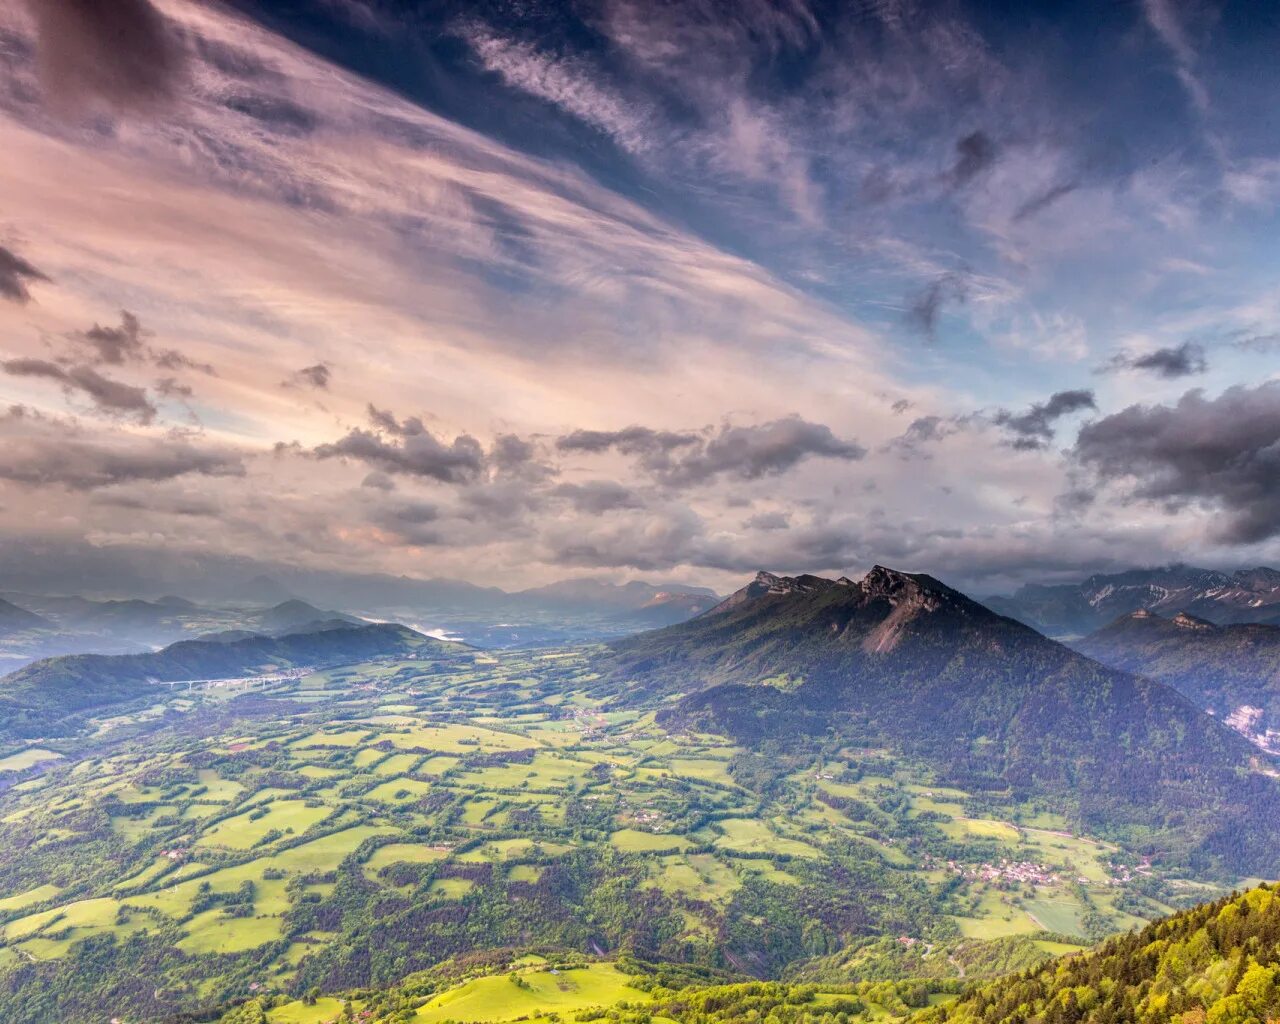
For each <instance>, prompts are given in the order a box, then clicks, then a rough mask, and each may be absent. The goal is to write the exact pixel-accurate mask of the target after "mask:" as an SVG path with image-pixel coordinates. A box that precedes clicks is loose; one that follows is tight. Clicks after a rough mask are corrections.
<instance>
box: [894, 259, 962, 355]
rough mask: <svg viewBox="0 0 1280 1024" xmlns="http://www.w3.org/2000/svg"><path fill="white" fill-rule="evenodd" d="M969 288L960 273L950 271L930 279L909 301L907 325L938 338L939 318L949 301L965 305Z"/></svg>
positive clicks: (931, 337)
mask: <svg viewBox="0 0 1280 1024" xmlns="http://www.w3.org/2000/svg"><path fill="white" fill-rule="evenodd" d="M968 297H969V288H968V285H967V284H966V283H965V279H964V277H963V276H962V275H960V274H955V273H948V274H943V275H941V276H940V277H938V278H936V279H934V280H933V281H930V282H929V283H928V284H927V285H925V287H924V288H923V289H921V290H920V291H919V292H917V293H916V295H915V296H914V297H913V298H909V299H908V301H907V312H906V320H907V325H908V326H910V327H911V328H913V329H914V330H916V331H917V332H919V333H920V334H922V335H923V336H924V337H925V338H927V339H928V340H929V341H936V340H937V338H938V319H939V318H940V317H941V316H942V310H943V308H944V307H945V306H946V304H947V303H948V302H955V303H957V304H961V305H963V304H964V302H965V300H966V299H968Z"/></svg>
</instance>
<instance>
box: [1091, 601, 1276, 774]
mask: <svg viewBox="0 0 1280 1024" xmlns="http://www.w3.org/2000/svg"><path fill="white" fill-rule="evenodd" d="M1072 647H1074V648H1075V649H1076V650H1077V651H1079V652H1080V653H1082V654H1084V655H1086V656H1088V657H1090V658H1093V659H1094V660H1095V661H1100V662H1102V664H1104V665H1110V666H1111V667H1112V668H1118V669H1123V670H1124V671H1126V672H1135V673H1138V674H1140V675H1145V676H1150V677H1151V678H1153V679H1158V680H1159V681H1160V682H1162V683H1167V684H1168V685H1169V686H1172V687H1173V688H1174V689H1176V690H1178V691H1179V692H1180V693H1183V694H1185V695H1186V696H1187V697H1189V698H1190V699H1191V700H1192V701H1194V702H1195V703H1196V704H1197V705H1198V706H1199V707H1202V708H1208V709H1209V710H1211V711H1212V712H1213V713H1214V714H1216V715H1219V716H1221V717H1223V718H1224V719H1225V720H1226V722H1227V724H1229V725H1231V726H1232V727H1233V728H1235V729H1237V730H1238V731H1240V732H1241V733H1242V734H1243V735H1245V736H1247V737H1248V738H1249V739H1250V740H1252V742H1253V743H1254V744H1255V745H1257V746H1259V747H1261V748H1262V749H1263V750H1266V751H1268V752H1270V753H1273V754H1280V626H1272V625H1266V624H1263V623H1247V624H1239V625H1229V626H1219V625H1215V624H1214V623H1212V622H1209V621H1208V620H1206V619H1200V618H1196V617H1195V616H1193V615H1188V614H1186V613H1185V612H1180V613H1178V614H1177V615H1175V616H1173V617H1172V618H1164V617H1163V616H1160V615H1156V614H1154V613H1153V612H1148V611H1138V612H1133V613H1132V614H1130V615H1122V616H1121V617H1120V618H1118V619H1116V621H1115V622H1112V623H1111V624H1110V625H1107V626H1104V627H1103V628H1102V629H1099V630H1097V631H1096V632H1093V633H1090V634H1089V635H1088V636H1087V637H1084V638H1083V639H1082V640H1078V641H1076V642H1074V643H1073V644H1072Z"/></svg>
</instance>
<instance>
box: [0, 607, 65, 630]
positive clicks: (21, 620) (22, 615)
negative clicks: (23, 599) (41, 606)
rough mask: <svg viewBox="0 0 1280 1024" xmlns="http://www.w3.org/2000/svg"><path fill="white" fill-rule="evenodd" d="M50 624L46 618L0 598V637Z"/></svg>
mask: <svg viewBox="0 0 1280 1024" xmlns="http://www.w3.org/2000/svg"><path fill="white" fill-rule="evenodd" d="M52 625H53V624H52V623H51V622H49V620H48V619H44V618H41V617H40V616H39V615H36V614H35V613H34V612H29V611H27V610H26V609H25V608H19V607H18V606H17V605H16V604H12V603H11V602H9V601H6V600H4V599H3V598H0V637H5V636H10V635H12V634H13V633H23V632H26V631H27V630H29V629H49V628H51V627H52Z"/></svg>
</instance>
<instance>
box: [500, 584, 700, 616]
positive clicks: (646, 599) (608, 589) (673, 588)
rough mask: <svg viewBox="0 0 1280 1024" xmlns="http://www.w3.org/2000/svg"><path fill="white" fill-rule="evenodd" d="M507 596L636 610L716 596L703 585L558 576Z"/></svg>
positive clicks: (543, 603)
mask: <svg viewBox="0 0 1280 1024" xmlns="http://www.w3.org/2000/svg"><path fill="white" fill-rule="evenodd" d="M510 596H511V598H512V600H514V601H515V602H517V603H519V604H522V605H527V606H530V607H537V608H569V609H582V608H592V609H597V610H599V609H601V608H612V609H617V610H619V611H638V610H639V609H641V608H644V607H646V606H648V605H651V604H652V603H653V602H654V601H655V599H659V598H662V599H671V598H685V597H687V598H693V599H695V600H706V599H707V598H711V599H713V600H718V597H717V595H716V593H715V591H713V590H707V589H706V588H705V587H686V586H682V585H680V584H665V585H662V586H655V585H653V584H651V583H644V582H642V581H640V580H632V581H630V582H629V583H622V584H615V583H606V582H604V581H602V580H594V579H574V580H560V581H559V582H557V583H549V584H547V585H546V586H543V587H533V588H531V589H529V590H518V591H516V592H515V593H513V594H511V595H510ZM708 607H710V606H709V605H708Z"/></svg>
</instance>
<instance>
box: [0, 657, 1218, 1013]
mask: <svg viewBox="0 0 1280 1024" xmlns="http://www.w3.org/2000/svg"><path fill="white" fill-rule="evenodd" d="M593 678H594V677H593V675H592V673H591V671H590V666H589V662H588V660H587V656H586V654H585V653H584V652H574V651H570V652H560V653H558V655H557V657H555V658H545V657H543V656H541V655H539V654H532V655H531V654H528V653H521V652H504V653H502V654H485V655H476V654H474V653H464V654H461V655H458V656H451V657H450V658H449V659H447V660H444V661H441V662H437V663H434V664H431V665H426V666H423V665H417V664H415V663H413V662H403V661H397V662H392V663H387V664H375V665H369V666H348V667H345V668H343V669H341V670H328V671H326V672H325V673H321V674H319V675H317V676H315V677H307V678H304V679H301V680H287V681H283V682H281V683H279V684H277V685H275V686H274V688H272V689H269V690H267V691H266V692H265V693H254V694H252V695H244V696H235V697H231V696H229V695H227V694H219V695H217V697H216V699H215V698H214V697H212V696H211V697H207V698H206V697H204V696H202V695H200V694H196V695H194V696H192V697H190V698H188V697H187V696H186V695H183V697H182V698H181V700H182V701H183V703H182V704H181V706H180V707H179V706H178V698H177V697H176V696H175V697H174V698H173V704H172V705H166V706H165V707H160V708H158V709H157V713H159V712H165V713H168V712H172V713H173V715H174V716H175V719H174V722H173V723H172V724H170V725H165V726H163V727H160V726H153V727H151V731H150V732H148V733H146V734H145V736H141V737H140V736H139V735H138V733H137V732H136V728H137V716H136V715H134V716H129V715H117V716H115V717H114V718H113V719H111V720H110V722H107V723H97V724H95V725H94V726H93V734H92V739H86V740H85V742H84V743H81V744H78V745H77V746H75V747H74V748H72V747H71V746H68V747H66V748H65V749H63V750H62V755H63V756H61V757H58V758H56V759H44V760H40V758H39V756H38V755H39V752H40V750H41V749H43V748H33V749H30V750H26V751H22V752H20V753H15V754H13V755H11V756H10V758H9V759H8V762H9V770H17V768H16V767H15V766H18V767H21V769H22V770H26V771H33V772H37V773H38V775H37V777H34V778H33V779H32V780H30V781H28V782H25V783H23V785H21V786H19V787H14V788H13V789H11V790H9V791H8V792H6V793H4V794H2V795H0V851H7V852H0V1011H2V1010H3V1009H4V1008H5V1007H6V1006H9V1005H14V1004H11V1003H6V1002H5V999H6V996H5V995H4V994H3V992H4V989H3V986H4V984H5V979H6V977H8V978H10V979H13V978H27V977H28V975H25V974H24V975H19V974H15V973H12V972H16V971H18V969H19V967H24V966H25V969H26V970H27V971H28V972H35V973H34V974H31V977H33V978H36V979H43V980H38V983H39V984H42V985H45V986H46V987H47V986H49V985H52V984H53V982H52V980H51V979H53V978H54V977H55V974H54V972H56V971H64V972H69V973H74V972H76V971H79V970H84V969H86V968H83V967H82V966H79V965H83V964H85V963H88V962H90V958H94V959H92V963H93V964H94V965H95V966H94V967H93V968H92V971H94V972H99V973H101V972H106V973H107V974H108V975H111V976H112V977H118V978H121V979H123V978H129V977H133V975H132V974H130V972H131V971H133V970H134V969H135V962H144V963H145V964H146V968H145V970H146V985H145V988H146V991H147V992H148V993H149V994H150V993H155V992H160V993H161V996H160V998H159V1003H160V1006H159V1010H160V1011H163V1012H164V1013H168V1014H169V1015H170V1016H174V1017H176V1016H177V1015H179V1014H180V1013H183V1012H187V1011H189V1010H191V1009H192V1008H193V1007H205V1008H207V1007H208V1006H210V1005H214V1004H219V1005H220V1004H222V1003H226V1002H229V1001H232V1000H235V999H242V998H245V997H247V995H248V993H249V992H250V991H254V992H257V993H259V994H264V993H265V994H267V995H269V996H270V997H271V998H272V999H281V1000H283V999H286V998H291V997H294V996H297V995H299V994H300V993H301V992H304V991H307V990H309V989H312V988H314V989H317V990H319V992H320V993H321V995H322V996H332V995H334V994H335V993H336V991H338V990H341V989H352V988H358V987H360V986H361V985H363V984H366V983H368V984H374V983H377V984H383V983H390V982H394V981H398V980H399V979H401V978H403V977H406V976H416V972H417V973H420V972H430V971H433V970H436V969H438V968H441V965H444V964H449V963H453V964H457V963H469V962H470V961H468V960H467V957H469V956H472V955H479V954H481V953H483V951H484V950H485V949H487V948H488V947H489V946H490V945H498V946H501V947H503V948H504V949H506V948H511V949H519V948H539V949H541V948H547V949H558V950H568V951H571V952H573V953H574V954H576V955H580V954H589V955H593V956H596V957H600V958H603V959H607V958H608V956H609V955H611V954H613V953H614V951H615V950H618V949H629V948H634V949H638V950H642V951H644V952H645V954H646V955H647V956H648V957H650V958H651V959H653V960H655V961H657V960H663V959H665V960H677V961H678V960H693V961H695V962H699V963H705V964H711V965H715V968H716V969H717V970H723V971H727V972H730V973H733V972H735V971H741V970H742V967H741V965H743V964H747V963H750V964H752V965H753V968H752V971H753V973H755V972H758V973H761V974H764V975H766V976H768V975H770V974H777V973H780V972H781V971H782V970H783V969H784V967H785V966H786V965H787V964H789V963H793V962H801V961H803V960H805V958H807V957H812V956H816V955H820V954H830V953H834V952H835V951H836V950H837V949H839V948H842V947H843V946H845V945H847V944H850V943H858V942H862V941H864V940H865V938H866V937H867V936H868V935H876V934H880V933H881V932H883V933H884V934H888V935H892V936H900V935H909V936H911V937H913V938H919V939H920V940H921V941H927V942H929V943H932V944H936V945H938V946H939V947H940V948H953V947H954V946H955V945H956V944H957V943H964V942H973V941H979V940H986V939H994V938H999V937H1002V936H1010V935H1023V934H1026V935H1032V936H1034V935H1036V934H1037V933H1040V932H1041V931H1042V930H1043V931H1049V932H1056V933H1061V934H1065V935H1080V934H1083V932H1082V929H1083V928H1084V926H1085V920H1084V914H1083V908H1082V906H1081V904H1080V902H1079V896H1078V889H1077V887H1079V886H1080V885H1082V884H1083V886H1084V887H1085V889H1086V890H1087V895H1088V899H1089V901H1090V902H1091V904H1092V906H1093V908H1094V911H1095V913H1096V915H1097V917H1098V919H1099V920H1101V921H1103V922H1104V923H1106V925H1107V926H1109V927H1113V928H1117V929H1119V928H1127V927H1130V926H1132V925H1133V924H1134V923H1135V922H1136V921H1138V920H1139V919H1138V918H1135V917H1133V916H1132V914H1131V913H1130V911H1131V910H1132V909H1133V907H1134V906H1136V904H1132V903H1125V904H1123V906H1124V907H1126V908H1128V909H1121V906H1120V905H1118V904H1117V901H1118V900H1119V899H1120V896H1121V895H1122V894H1124V893H1125V892H1126V891H1127V890H1126V889H1125V888H1124V887H1123V886H1119V885H1117V884H1115V883H1114V880H1113V876H1114V874H1115V872H1116V870H1117V869H1116V868H1115V866H1114V865H1113V864H1112V858H1113V857H1114V856H1115V855H1116V853H1117V851H1116V850H1115V848H1114V847H1110V846H1106V845H1104V844H1101V843H1098V842H1095V841H1092V840H1090V839H1088V838H1086V837H1080V836H1072V835H1065V834H1059V833H1061V832H1063V831H1064V830H1063V829H1062V828H1060V827H1059V826H1060V819H1057V818H1055V817H1054V816H1053V814H1052V813H1051V812H1050V811H1049V810H1047V809H1045V808H1038V807H1027V806H1021V805H1001V804H999V803H998V801H993V800H992V799H991V798H985V799H984V801H983V802H982V803H981V804H980V805H979V804H978V803H976V802H975V801H974V800H973V798H971V796H970V795H969V794H968V793H965V792H963V791H961V790H957V789H955V788H953V787H950V788H949V787H945V786H943V785H941V784H940V783H939V781H938V780H936V779H933V778H931V777H929V776H928V775H927V774H926V773H924V772H923V771H922V770H920V769H918V768H915V767H913V766H912V765H910V764H909V763H905V762H903V763H893V762H890V761H888V760H887V759H886V758H885V756H884V755H883V753H882V752H881V751H880V750H879V749H877V748H872V747H868V749H867V750H865V751H863V750H836V751H832V750H827V751H825V752H823V753H822V755H821V758H820V759H815V760H813V761H812V762H810V761H808V760H797V758H796V757H795V756H788V757H786V758H761V757H758V756H755V755H752V754H751V753H750V752H748V751H745V750H743V749H742V748H739V747H735V746H733V745H732V744H730V743H728V742H727V741H726V740H724V739H723V738H720V737H715V736H705V735H694V734H683V733H679V732H672V731H671V730H669V729H668V728H666V727H664V725H663V724H662V721H661V716H660V715H656V714H655V713H653V712H645V713H640V712H637V711H635V710H634V709H617V708H612V707H609V706H607V705H606V704H605V703H603V698H602V697H601V696H600V695H598V694H595V693H593V692H592V690H591V683H592V680H593ZM162 697H163V698H165V699H168V695H167V694H166V695H162ZM151 720H152V721H158V720H159V719H158V718H157V717H156V715H152V716H151ZM814 756H815V758H817V755H814ZM15 757H17V758H23V759H24V760H22V761H21V762H17V761H14V760H13V759H14V758H15ZM33 758H34V760H33ZM3 764H4V763H3V762H0V770H4V768H3ZM1030 822H1035V823H1036V824H1035V825H1034V826H1030V827H1028V824H1027V823H1030ZM1015 862H1016V863H1022V862H1033V863H1034V865H1036V870H1037V871H1040V872H1042V874H1043V877H1044V878H1045V879H1049V880H1047V881H1043V882H1037V883H1034V884H1033V883H1027V882H1019V881H1017V880H1015V879H1013V877H1012V875H1010V876H1009V877H1008V878H1005V877H1004V875H1002V874H1001V873H1002V872H1009V871H1011V870H1012V869H1009V868H1008V867H1007V865H1008V864H1010V863H1015ZM984 873H985V875H984ZM992 873H994V876H995V877H994V878H992V877H986V876H988V875H992ZM1079 879H1084V882H1083V883H1081V882H1080V881H1079ZM1166 881H1167V883H1168V884H1169V885H1170V886H1171V890H1170V891H1171V893H1173V892H1191V891H1194V892H1195V893H1197V894H1198V895H1200V896H1204V895H1205V894H1206V893H1209V894H1211V893H1213V892H1214V891H1215V890H1214V889H1213V887H1212V886H1202V885H1201V883H1198V882H1193V881H1191V880H1177V879H1174V880H1162V881H1161V884H1166ZM1179 886H1181V887H1184V888H1182V889H1179V888H1178V887H1179ZM1169 898H1170V899H1172V898H1174V897H1173V895H1170V896H1169ZM815 908H817V909H815ZM1154 912H1155V911H1154V910H1153V911H1152V913H1154ZM815 915H817V917H818V919H820V920H819V924H818V926H817V927H809V928H804V927H802V926H801V925H799V924H798V923H796V922H798V921H802V920H806V921H807V920H810V919H815ZM1094 927H1095V928H1096V927H1097V923H1096V921H1095V924H1094ZM371 937H372V938H371ZM1041 941H1044V940H1041ZM1047 949H1048V947H1046V950H1047ZM362 951H367V959H366V958H365V957H366V953H365V952H362ZM941 962H942V963H944V964H945V963H946V959H945V956H944V957H943V958H942V961H941ZM211 965H212V966H211ZM475 970H477V971H479V974H480V976H476V977H468V978H465V979H462V980H458V982H457V984H454V983H453V981H450V984H449V987H448V989H447V991H446V990H445V989H442V988H439V984H441V983H438V982H437V981H434V980H433V981H432V982H431V983H430V985H428V986H427V987H426V988H425V989H423V990H422V993H421V995H420V996H417V997H415V1000H416V1001H415V1003H414V1006H413V1007H412V1010H413V1014H414V1015H415V1016H414V1018H413V1019H416V1020H421V1021H440V1022H443V1021H444V1020H447V1019H453V1020H457V1021H480V1020H513V1019H515V1018H519V1017H525V1018H529V1019H540V1018H542V1017H544V1016H545V1015H546V1014H549V1013H557V1014H568V1015H573V1014H577V1013H579V1012H582V1011H586V1010H589V1009H590V1008H591V1007H595V1006H613V1005H614V1004H615V1003H617V1002H618V1001H619V1000H620V999H623V1000H630V1001H633V1002H634V1001H636V1000H637V999H639V1000H643V998H644V996H643V993H638V992H637V991H636V990H634V989H631V988H629V987H628V986H627V983H626V979H625V977H624V975H623V974H622V973H620V972H619V971H618V970H617V969H616V968H615V967H614V966H612V965H609V964H605V963H591V964H590V965H588V966H581V967H575V968H573V969H572V970H566V971H564V972H562V973H561V974H554V973H552V969H551V968H545V969H544V968H542V967H537V966H536V965H535V966H529V965H526V966H525V967H522V968H521V969H520V970H519V972H518V977H519V978H521V979H522V980H523V982H524V983H523V984H519V985H518V984H516V983H515V982H513V981H511V980H510V979H509V978H508V977H507V976H506V974H505V973H493V971H492V970H491V969H490V966H489V965H485V964H481V965H479V966H477V967H476V968H475ZM46 971H47V972H49V973H48V974H47V975H46V974H42V973H41V972H46ZM5 972H10V973H9V974H7V975H6V973H5ZM112 972H115V973H114V974H112ZM59 976H61V975H59ZM454 980H457V979H454ZM12 984H13V985H14V986H16V988H15V990H16V991H24V990H23V988H22V987H23V986H24V985H35V984H37V981H33V980H25V981H23V980H18V981H13V982H12ZM250 984H253V985H257V986H258V988H257V989H253V990H250V989H249V988H248V987H247V986H249V985H250ZM424 984H425V983H424ZM526 986H527V987H526ZM139 991H141V989H139ZM149 998H151V997H150V995H149ZM148 1007H149V1009H148V1012H151V1010H152V1009H155V1007H152V1006H151V1004H150V1003H149V1004H148ZM335 1007H336V1008H337V1009H338V1010H339V1011H340V1010H341V1005H340V1004H339V1003H335V1002H334V1001H333V1000H331V999H330V1000H327V1001H326V999H324V998H322V999H321V1000H320V1001H319V1002H318V1003H317V1004H316V1005H314V1006H311V1005H308V1004H306V1003H304V1002H296V1003H291V1004H289V1005H288V1006H281V1007H275V1006H272V1007H271V1008H270V1014H269V1019H270V1020H271V1021H273V1022H276V1024H290V1022H299V1024H305V1022H311V1021H316V1022H320V1021H326V1020H331V1019H333V1016H334V1010H335ZM895 1012H896V1011H895ZM886 1013H888V1011H883V1012H881V1011H879V1010H875V1011H871V1010H869V1011H868V1018H867V1019H869V1020H870V1019H879V1017H882V1016H884V1015H885V1014H886ZM326 1014H328V1016H326ZM486 1015H487V1016H486ZM877 1015H879V1016H877ZM134 1016H135V1017H136V1016H139V1015H138V1014H137V1013H135V1014H134ZM122 1019H126V1020H127V1019H132V1018H130V1017H129V1016H127V1015H126V1016H124V1017H122ZM562 1019H567V1018H562Z"/></svg>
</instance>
